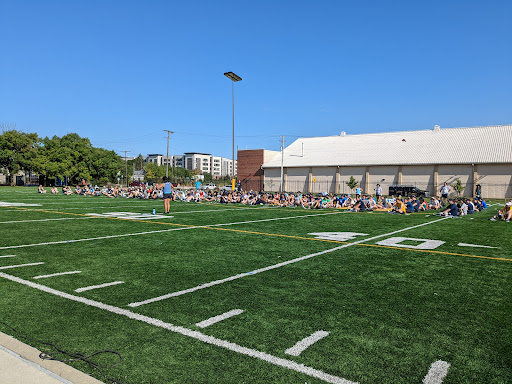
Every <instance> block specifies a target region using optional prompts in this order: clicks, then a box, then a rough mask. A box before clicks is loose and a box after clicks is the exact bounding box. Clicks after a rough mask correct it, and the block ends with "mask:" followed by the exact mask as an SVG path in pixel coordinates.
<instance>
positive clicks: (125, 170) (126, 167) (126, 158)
mask: <svg viewBox="0 0 512 384" xmlns="http://www.w3.org/2000/svg"><path fill="white" fill-rule="evenodd" d="M121 152H124V166H125V168H124V172H125V175H126V188H128V157H126V154H127V153H128V152H131V151H121Z"/></svg>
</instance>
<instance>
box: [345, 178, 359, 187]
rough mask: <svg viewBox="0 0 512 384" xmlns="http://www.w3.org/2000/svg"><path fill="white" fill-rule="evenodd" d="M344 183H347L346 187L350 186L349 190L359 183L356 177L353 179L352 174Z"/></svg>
mask: <svg viewBox="0 0 512 384" xmlns="http://www.w3.org/2000/svg"><path fill="white" fill-rule="evenodd" d="M345 184H347V185H348V187H349V188H350V190H353V189H354V188H355V187H357V185H358V184H359V181H357V180H356V179H354V176H350V179H349V181H347V182H345Z"/></svg>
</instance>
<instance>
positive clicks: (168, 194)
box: [157, 177, 172, 213]
mask: <svg viewBox="0 0 512 384" xmlns="http://www.w3.org/2000/svg"><path fill="white" fill-rule="evenodd" d="M157 188H158V189H161V188H163V189H164V196H163V197H164V213H169V211H170V210H171V198H172V184H171V182H170V181H169V179H168V178H167V177H164V182H163V183H162V184H159V185H157Z"/></svg>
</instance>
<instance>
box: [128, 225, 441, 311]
mask: <svg viewBox="0 0 512 384" xmlns="http://www.w3.org/2000/svg"><path fill="white" fill-rule="evenodd" d="M446 219H448V218H447V217H445V218H442V219H437V220H434V221H430V222H428V223H423V224H418V225H414V226H412V227H407V228H404V229H399V230H397V231H393V232H389V233H385V234H383V235H378V236H373V237H370V238H368V239H363V240H359V241H354V242H353V243H349V244H344V245H340V246H339V247H335V248H331V249H327V250H325V251H321V252H316V253H312V254H310V255H306V256H302V257H298V258H296V259H291V260H288V261H284V262H282V263H278V264H273V265H270V266H268V267H264V268H260V269H256V270H254V271H250V272H244V273H240V274H238V275H234V276H230V277H226V278H225V279H221V280H214V281H210V282H209V283H205V284H201V285H197V286H195V287H192V288H188V289H184V290H181V291H177V292H172V293H168V294H165V295H162V296H158V297H153V298H150V299H147V300H143V301H139V302H136V303H130V304H128V306H130V307H132V308H134V307H138V306H140V305H144V304H149V303H154V302H155V301H161V300H166V299H169V298H171V297H176V296H181V295H184V294H187V293H192V292H195V291H199V290H201V289H205V288H210V287H213V286H215V285H219V284H223V283H227V282H228V281H233V280H237V279H240V278H242V277H247V276H252V275H255V274H257V273H261V272H267V271H270V270H273V269H277V268H281V267H284V266H285V265H289V264H293V263H297V262H299V261H303V260H307V259H311V258H312V257H315V256H320V255H324V254H326V253H330V252H334V251H338V250H340V249H343V248H347V247H351V246H353V245H356V244H361V243H364V242H367V241H370V240H375V239H379V238H381V237H385V236H390V235H394V234H395V233H400V232H404V231H408V230H410V229H414V228H419V227H423V226H425V225H430V224H433V223H437V222H439V221H442V220H446Z"/></svg>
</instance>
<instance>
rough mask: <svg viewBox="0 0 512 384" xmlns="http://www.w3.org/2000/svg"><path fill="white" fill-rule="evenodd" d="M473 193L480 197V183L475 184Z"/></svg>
mask: <svg viewBox="0 0 512 384" xmlns="http://www.w3.org/2000/svg"><path fill="white" fill-rule="evenodd" d="M475 195H476V197H478V198H481V197H482V186H481V185H480V184H477V185H476V190H475Z"/></svg>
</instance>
